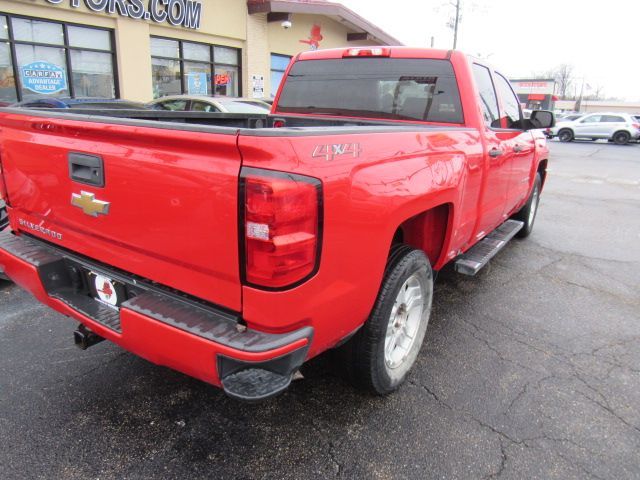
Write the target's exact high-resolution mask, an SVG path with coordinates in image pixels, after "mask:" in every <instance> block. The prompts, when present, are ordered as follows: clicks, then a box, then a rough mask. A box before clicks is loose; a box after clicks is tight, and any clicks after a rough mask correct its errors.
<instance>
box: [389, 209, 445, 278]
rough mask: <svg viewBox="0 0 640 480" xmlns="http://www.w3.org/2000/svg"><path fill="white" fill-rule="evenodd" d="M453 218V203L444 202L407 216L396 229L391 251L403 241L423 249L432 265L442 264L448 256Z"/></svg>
mask: <svg viewBox="0 0 640 480" xmlns="http://www.w3.org/2000/svg"><path fill="white" fill-rule="evenodd" d="M452 218H453V205H452V204H451V203H442V204H440V205H436V206H434V207H431V208H429V209H427V210H424V211H422V212H420V213H418V214H415V215H412V216H411V217H409V218H406V219H405V220H403V221H402V222H401V223H400V224H399V225H398V226H397V228H396V229H395V232H394V234H393V239H392V242H391V246H390V251H391V248H392V247H393V246H394V245H396V244H398V243H403V244H405V245H409V246H412V247H414V248H417V249H420V250H422V251H423V252H424V253H425V255H426V256H427V258H428V259H429V262H430V263H431V266H432V267H433V266H435V265H438V264H440V263H441V262H442V260H443V258H444V257H445V256H446V249H445V245H446V244H447V241H448V240H449V238H450V235H451V221H452Z"/></svg>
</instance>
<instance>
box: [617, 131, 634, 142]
mask: <svg viewBox="0 0 640 480" xmlns="http://www.w3.org/2000/svg"><path fill="white" fill-rule="evenodd" d="M630 140H631V135H629V132H624V131H622V132H616V133H614V134H613V141H614V142H615V143H616V145H626V144H627V143H629V141H630Z"/></svg>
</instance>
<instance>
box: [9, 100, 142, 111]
mask: <svg viewBox="0 0 640 480" xmlns="http://www.w3.org/2000/svg"><path fill="white" fill-rule="evenodd" d="M12 106H13V107H25V108H71V109H74V110H78V109H82V108H84V109H94V110H95V109H109V110H111V109H118V110H139V109H147V108H148V107H147V106H146V105H145V104H144V103H142V102H132V101H129V100H121V99H118V98H71V97H39V98H35V99H32V100H25V101H22V102H18V103H15V104H13V105H12Z"/></svg>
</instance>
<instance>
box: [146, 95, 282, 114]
mask: <svg viewBox="0 0 640 480" xmlns="http://www.w3.org/2000/svg"><path fill="white" fill-rule="evenodd" d="M149 106H150V107H151V108H153V109H156V110H171V111H174V112H185V111H189V112H210V113H265V114H266V113H269V111H270V110H271V105H269V104H268V103H266V102H263V101H262V100H258V99H255V98H235V97H208V96H206V95H169V96H166V97H161V98H159V99H157V100H154V101H153V102H151V103H149Z"/></svg>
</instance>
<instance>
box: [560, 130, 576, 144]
mask: <svg viewBox="0 0 640 480" xmlns="http://www.w3.org/2000/svg"><path fill="white" fill-rule="evenodd" d="M558 140H560V141H561V142H571V141H573V130H570V129H568V128H563V129H562V130H560V131H559V132H558Z"/></svg>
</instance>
